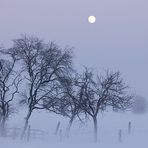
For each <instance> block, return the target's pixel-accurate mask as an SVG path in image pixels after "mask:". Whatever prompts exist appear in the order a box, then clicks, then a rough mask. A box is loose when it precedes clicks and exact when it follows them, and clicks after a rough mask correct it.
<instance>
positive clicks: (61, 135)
mask: <svg viewBox="0 0 148 148" xmlns="http://www.w3.org/2000/svg"><path fill="white" fill-rule="evenodd" d="M59 136H60V142H62V138H63V133H62V129H60V133H59Z"/></svg>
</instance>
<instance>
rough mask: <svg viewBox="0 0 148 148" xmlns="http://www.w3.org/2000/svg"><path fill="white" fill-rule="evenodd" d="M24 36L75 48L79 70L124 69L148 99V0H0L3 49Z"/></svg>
mask: <svg viewBox="0 0 148 148" xmlns="http://www.w3.org/2000/svg"><path fill="white" fill-rule="evenodd" d="M89 15H95V16H96V17H97V22H96V23H95V24H89V23H88V21H87V17H88V16H89ZM21 33H26V34H28V35H32V34H33V35H37V36H38V37H41V38H43V39H45V40H46V41H48V40H52V41H56V42H57V43H58V44H59V45H62V46H64V45H69V46H73V47H75V49H74V52H75V63H76V64H75V65H76V67H77V68H79V69H80V68H81V66H82V65H86V66H89V67H94V68H97V70H98V71H102V70H103V69H107V68H110V69H113V70H120V71H121V72H122V73H123V76H124V77H125V78H126V80H127V81H128V82H129V84H130V85H131V86H132V88H133V89H135V90H136V91H137V93H138V94H140V95H143V96H144V97H147V96H148V87H147V84H148V66H147V64H148V58H147V55H148V1H147V0H0V44H1V43H3V44H4V45H5V46H8V45H10V44H11V40H12V39H14V38H18V37H19V35H20V34H21Z"/></svg>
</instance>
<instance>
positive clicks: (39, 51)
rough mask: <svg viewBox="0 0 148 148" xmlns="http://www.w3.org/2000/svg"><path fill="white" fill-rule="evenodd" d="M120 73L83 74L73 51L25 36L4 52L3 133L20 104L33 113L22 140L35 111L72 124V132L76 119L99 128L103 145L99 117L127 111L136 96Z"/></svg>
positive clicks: (0, 72) (0, 58) (0, 86)
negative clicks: (75, 64)
mask: <svg viewBox="0 0 148 148" xmlns="http://www.w3.org/2000/svg"><path fill="white" fill-rule="evenodd" d="M128 91H129V88H128V86H127V85H126V84H125V83H124V80H123V78H122V77H121V74H120V72H118V71H117V72H113V71H110V70H106V71H105V72H104V74H102V75H99V74H97V75H95V73H94V72H93V70H91V69H89V68H87V67H85V68H84V70H83V72H82V73H81V74H80V73H78V72H77V71H76V69H75V68H74V66H73V51H72V49H70V48H65V49H62V48H60V47H59V46H58V45H56V44H55V43H53V42H49V43H45V42H44V41H43V40H41V39H39V38H37V37H34V36H26V35H22V36H21V37H20V38H18V39H15V40H13V45H12V47H11V48H7V49H6V48H1V50H0V132H1V135H3V136H4V134H5V126H6V122H7V120H8V118H9V117H10V116H11V115H12V113H14V111H15V109H16V106H15V103H14V102H16V101H17V98H19V99H18V102H19V103H20V104H23V105H25V106H26V108H27V110H28V112H27V115H26V117H25V123H24V128H23V132H22V135H21V138H22V139H23V137H24V134H25V131H26V129H27V127H28V124H29V119H30V117H31V115H32V114H33V113H34V111H35V110H48V111H49V112H53V113H56V114H59V115H61V116H63V117H67V118H69V126H68V131H67V132H69V131H70V128H71V126H72V124H73V121H74V120H75V119H78V120H79V121H81V122H86V121H87V119H89V118H91V119H92V121H93V123H94V124H93V125H94V141H95V142H96V141H97V135H98V123H97V116H98V114H100V113H101V112H103V111H105V110H106V109H107V108H110V109H113V111H119V110H122V111H124V110H127V109H129V108H130V107H131V105H132V102H133V101H132V98H133V97H132V95H130V94H129V93H128Z"/></svg>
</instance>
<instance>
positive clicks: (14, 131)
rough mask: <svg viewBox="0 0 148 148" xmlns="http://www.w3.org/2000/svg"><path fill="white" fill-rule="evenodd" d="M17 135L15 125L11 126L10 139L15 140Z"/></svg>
mask: <svg viewBox="0 0 148 148" xmlns="http://www.w3.org/2000/svg"><path fill="white" fill-rule="evenodd" d="M16 136H17V129H16V127H14V128H13V134H12V139H13V140H15V139H16Z"/></svg>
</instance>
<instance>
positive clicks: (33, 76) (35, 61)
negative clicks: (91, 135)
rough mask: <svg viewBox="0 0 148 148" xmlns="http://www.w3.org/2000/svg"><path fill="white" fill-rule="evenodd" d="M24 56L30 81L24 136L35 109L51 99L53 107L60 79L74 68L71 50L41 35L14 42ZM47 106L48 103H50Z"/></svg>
mask: <svg viewBox="0 0 148 148" xmlns="http://www.w3.org/2000/svg"><path fill="white" fill-rule="evenodd" d="M9 51H11V53H15V54H16V55H17V58H19V59H20V62H21V65H22V70H23V72H22V75H23V76H24V78H23V80H24V81H25V84H26V89H25V93H24V95H23V100H21V103H26V104H27V106H28V114H27V116H26V118H25V125H24V130H23V132H22V136H21V138H23V137H24V134H25V131H26V129H27V126H28V121H29V119H30V117H31V114H32V112H33V111H34V110H39V109H45V102H46V100H47V98H48V108H52V107H53V106H54V104H55V102H56V100H54V99H55V97H54V96H56V95H57V89H59V86H60V85H59V80H60V78H62V77H64V75H67V74H68V72H69V71H70V70H71V67H72V52H71V49H69V48H68V49H60V48H59V47H58V46H57V45H56V44H54V43H52V42H51V43H49V44H46V43H44V42H43V41H42V40H40V39H39V38H37V37H33V36H32V37H27V36H25V35H23V36H21V38H19V39H16V40H14V45H13V47H12V48H11V49H9ZM46 105H47V104H46Z"/></svg>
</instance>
